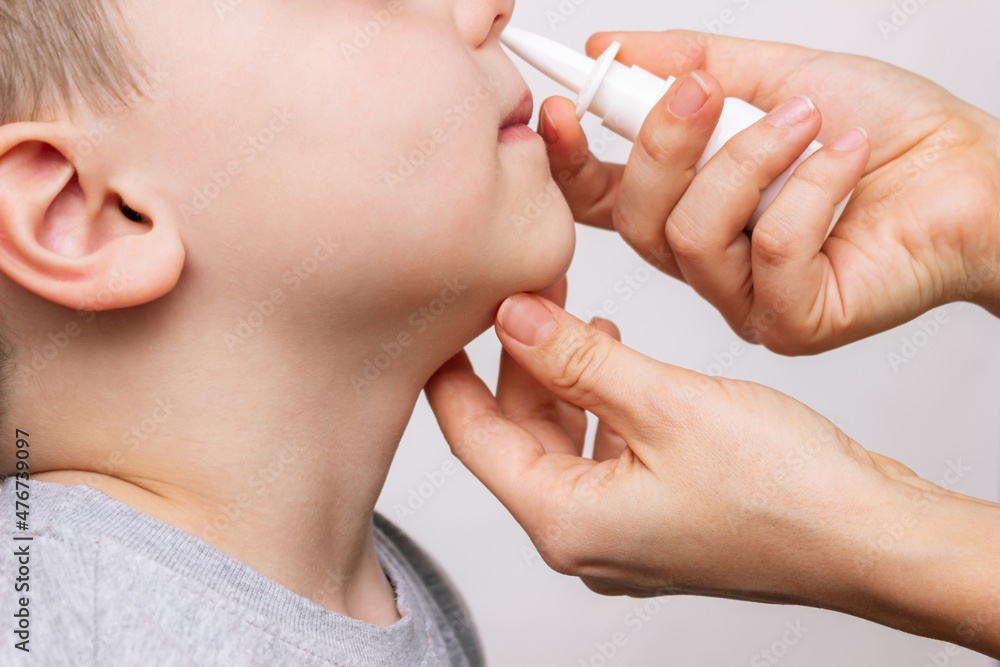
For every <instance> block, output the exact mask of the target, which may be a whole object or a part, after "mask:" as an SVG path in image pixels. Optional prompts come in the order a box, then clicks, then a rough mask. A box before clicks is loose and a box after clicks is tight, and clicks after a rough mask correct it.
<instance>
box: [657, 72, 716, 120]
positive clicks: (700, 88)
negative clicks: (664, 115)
mask: <svg viewBox="0 0 1000 667" xmlns="http://www.w3.org/2000/svg"><path fill="white" fill-rule="evenodd" d="M708 95H709V90H708V86H706V85H705V82H704V81H702V79H701V77H700V76H698V73H697V72H691V73H690V74H688V76H687V78H686V79H684V83H682V84H681V87H680V88H678V89H677V94H676V95H674V99H672V100H670V106H668V107H667V108H668V109H670V113H672V114H673V115H675V116H677V117H678V118H687V117H688V116H691V115H692V114H694V113H695V112H696V111H698V110H699V109H701V108H702V107H703V106H705V103H706V102H708Z"/></svg>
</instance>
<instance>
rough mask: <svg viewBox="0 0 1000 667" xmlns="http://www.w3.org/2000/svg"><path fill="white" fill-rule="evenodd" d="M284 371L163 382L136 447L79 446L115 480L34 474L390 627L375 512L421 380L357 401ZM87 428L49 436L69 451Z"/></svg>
mask: <svg viewBox="0 0 1000 667" xmlns="http://www.w3.org/2000/svg"><path fill="white" fill-rule="evenodd" d="M281 368H282V366H281V365H280V364H272V365H269V366H265V367H255V368H253V370H252V371H248V372H247V373H244V375H243V376H241V379H239V380H238V381H237V382H235V383H234V384H233V385H232V386H231V387H225V386H219V384H218V383H217V382H213V383H210V384H212V386H207V385H203V386H202V387H200V388H194V387H193V386H192V384H191V383H189V382H185V380H183V379H181V380H180V384H178V385H177V386H174V387H169V386H161V387H159V389H160V390H162V393H161V395H163V396H173V397H174V398H171V399H169V400H163V401H161V402H160V406H159V407H160V409H159V412H155V411H154V413H153V414H150V415H139V417H141V418H147V417H148V418H149V419H150V420H151V422H149V423H147V424H146V427H145V429H143V427H140V431H139V432H140V435H141V436H142V441H141V442H140V443H139V446H136V447H122V446H121V445H119V444H118V443H117V442H115V443H114V445H115V446H111V447H109V446H107V443H108V442H109V440H108V439H107V438H106V437H105V438H102V437H100V436H98V437H97V438H96V439H95V440H96V443H89V444H90V446H89V448H88V447H87V446H84V447H81V449H82V450H84V451H87V452H89V454H88V456H89V457H90V458H89V460H107V461H113V462H115V465H114V466H113V468H114V469H113V470H112V471H111V474H98V473H95V472H90V471H89V470H87V469H86V468H89V469H92V470H98V471H100V470H101V466H100V465H94V466H89V465H88V466H86V468H84V466H81V465H78V466H74V465H72V464H70V465H67V466H56V467H55V469H54V470H51V471H49V472H44V473H39V474H35V475H33V478H34V479H36V480H42V481H50V482H58V483H68V484H86V485H88V486H92V487H95V488H97V489H98V490H100V491H102V492H104V493H105V494H107V495H109V496H111V497H113V498H116V499H117V500H119V501H121V502H123V503H125V504H127V505H130V506H132V507H135V508H136V509H139V510H140V511H142V512H145V513H147V514H149V515H151V516H153V517H156V518H158V519H160V520H162V521H165V522H167V523H169V524H172V525H174V526H176V527H178V528H180V529H182V530H184V531H186V532H188V533H191V534H193V535H195V536H197V537H199V538H201V539H202V540H204V541H206V542H208V543H209V544H211V545H212V546H214V547H216V548H218V549H219V550H221V551H223V552H225V553H227V554H229V555H231V556H233V557H234V558H237V559H239V560H240V561H242V562H243V563H245V564H246V565H248V566H250V567H251V568H253V569H254V570H256V571H258V572H260V573H261V574H263V575H265V576H267V577H269V578H270V579H272V580H274V581H276V582H278V583H280V584H282V585H283V586H285V587H286V588H288V589H290V590H291V591H293V592H295V593H297V594H299V595H301V596H303V597H306V598H309V599H311V600H312V601H314V602H316V603H317V604H319V605H321V606H323V607H325V608H327V609H330V610H333V611H336V612H338V613H342V614H345V615H347V616H351V617H353V618H357V619H359V620H362V621H366V622H369V623H376V624H380V625H389V624H392V623H394V622H395V621H397V620H398V619H399V614H398V612H397V608H396V604H395V599H394V595H393V591H392V588H391V586H390V584H389V582H388V580H387V579H386V577H385V575H384V573H383V572H382V570H381V566H380V564H379V561H378V558H377V556H376V554H375V551H374V543H373V538H372V523H371V515H372V512H373V511H374V507H375V502H376V500H377V499H378V496H379V493H380V491H381V489H382V486H383V483H384V481H385V477H386V475H387V473H388V470H389V465H390V463H391V461H392V458H393V455H394V454H395V451H396V447H397V445H398V443H399V440H400V438H401V437H402V434H403V430H404V429H405V426H406V423H407V421H408V420H409V417H410V415H411V413H412V410H413V407H414V405H415V403H416V400H417V397H418V396H419V392H420V388H421V387H420V386H419V385H420V383H419V380H417V381H416V382H414V381H413V380H414V379H416V378H412V377H411V379H410V381H409V382H405V381H403V380H399V381H395V380H393V379H391V378H388V377H386V378H381V379H380V382H379V386H378V387H375V388H374V389H375V390H377V391H374V392H366V393H364V394H362V393H359V392H357V391H354V390H351V389H350V385H347V386H346V387H345V386H344V385H342V384H340V383H339V380H338V381H337V382H338V386H332V384H329V383H324V380H323V378H324V374H323V373H319V374H317V375H318V377H313V378H312V379H311V381H310V379H308V378H306V377H304V376H303V375H302V374H300V375H299V376H295V375H294V374H293V373H290V372H288V371H285V370H278V369H281ZM285 368H287V367H285ZM326 377H327V380H329V376H326ZM250 378H252V380H251V381H249V382H248V380H250ZM188 380H189V378H188ZM404 385H405V386H404ZM195 387H197V385H195ZM172 390H175V391H172ZM275 397H277V399H278V400H275ZM168 412H169V414H167V413H168ZM131 419H132V420H133V422H135V421H136V417H135V416H133V417H131ZM157 420H160V421H157ZM124 423H129V422H124ZM150 423H156V424H157V428H155V429H153V428H152V427H151V426H150ZM79 432H80V429H78V428H73V432H72V433H70V432H67V433H64V434H56V433H50V434H48V435H49V437H50V439H51V441H52V442H60V441H61V442H75V441H76V440H74V438H78V435H76V434H78V433H79ZM122 442H123V443H124V442H126V439H124V438H123V439H122ZM81 444H83V443H81ZM116 453H117V454H116ZM95 454H96V455H97V457H99V458H94V455H95ZM78 460H79V459H78ZM84 460H86V459H84ZM105 470H107V468H105Z"/></svg>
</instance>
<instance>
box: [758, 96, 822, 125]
mask: <svg viewBox="0 0 1000 667" xmlns="http://www.w3.org/2000/svg"><path fill="white" fill-rule="evenodd" d="M815 110H816V105H815V104H813V102H812V100H811V99H809V98H808V97H806V96H805V95H799V96H797V97H793V98H792V99H790V100H788V101H787V102H785V103H784V104H782V105H781V106H780V107H778V108H777V109H775V110H773V111H772V112H771V113H769V114H768V115H767V122H768V123H770V124H771V125H773V126H775V127H780V128H786V127H793V126H795V125H798V124H799V123H801V122H802V121H804V120H808V119H809V118H811V117H812V115H813V111H815Z"/></svg>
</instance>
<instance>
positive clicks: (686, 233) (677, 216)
mask: <svg viewBox="0 0 1000 667" xmlns="http://www.w3.org/2000/svg"><path fill="white" fill-rule="evenodd" d="M664 234H665V236H666V238H667V243H668V244H670V249H671V250H672V251H673V253H674V255H675V256H677V257H679V258H681V259H694V258H695V257H698V256H700V255H701V254H703V253H704V251H705V248H704V242H703V241H702V239H701V238H700V236H699V234H698V225H697V224H696V223H695V222H694V221H693V220H691V218H690V216H688V214H687V213H685V212H684V211H683V210H681V209H679V208H678V209H674V211H673V212H672V213H671V214H670V217H669V218H667V224H666V226H665V227H664Z"/></svg>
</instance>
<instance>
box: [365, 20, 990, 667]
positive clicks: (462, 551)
mask: <svg viewBox="0 0 1000 667" xmlns="http://www.w3.org/2000/svg"><path fill="white" fill-rule="evenodd" d="M902 4H904V3H902V2H899V3H898V4H897V6H899V7H902ZM905 4H906V5H907V8H909V9H910V10H911V11H913V10H914V9H915V8H916V11H915V13H914V14H913V15H912V16H911V17H909V18H908V21H907V22H906V24H905V25H904V26H903V27H902V28H901V29H900V30H899V31H896V32H894V33H892V34H891V35H889V36H888V38H886V37H884V36H883V34H882V33H881V32H880V30H879V27H878V21H879V20H885V21H889V20H890V18H891V15H892V12H893V9H894V6H893V2H891V1H888V0H874V1H873V0H840V1H839V2H830V1H825V2H803V1H802V0H749V1H748V0H711V1H709V2H688V3H681V2H669V1H668V2H648V1H647V2H642V1H640V0H615V1H614V2H610V1H608V0H565V1H564V2H562V4H560V2H559V0H522V1H521V2H520V3H519V5H518V7H517V10H516V11H515V13H514V19H513V23H512V25H515V26H517V27H521V28H525V29H528V30H532V31H534V32H538V33H540V34H542V35H547V36H550V37H552V38H554V39H556V40H558V41H561V42H563V43H565V44H567V45H570V46H572V47H574V48H577V49H582V48H583V44H584V42H585V41H586V38H587V37H588V36H589V35H591V34H592V33H594V32H598V31H600V30H608V29H623V30H664V29H668V28H687V29H694V30H699V29H700V30H704V29H706V28H707V27H708V26H709V25H710V23H708V24H706V22H712V21H714V20H716V19H719V18H720V17H721V16H722V12H723V11H724V10H727V9H728V10H730V11H731V12H732V16H733V17H734V20H733V21H732V22H731V23H730V24H729V25H727V26H725V33H726V34H729V35H733V36H740V37H749V38H754V39H767V40H776V41H788V42H796V43H800V44H804V45H807V46H811V47H815V48H821V49H827V50H833V51H844V52H851V53H858V54H863V55H867V56H871V57H874V58H878V59H881V60H886V61H888V62H891V63H893V64H896V65H899V66H901V67H904V68H906V69H908V70H911V71H914V72H917V73H919V74H922V75H924V76H926V77H928V78H930V79H932V80H934V81H936V82H938V83H940V84H941V85H943V86H945V87H946V88H948V89H949V90H951V91H952V92H954V93H955V94H956V95H958V96H959V97H961V98H963V99H965V100H968V101H969V102H971V103H973V104H976V105H977V106H980V107H981V108H983V109H985V110H987V111H989V112H990V113H992V114H994V115H1000V86H998V77H997V73H998V72H1000V48H998V45H997V32H996V26H997V25H1000V3H996V2H995V1H989V0H962V1H954V0H953V1H951V2H945V1H944V0H908V1H907V3H905ZM547 13H548V14H547ZM553 16H555V17H558V18H559V19H560V22H559V23H558V24H556V25H555V26H554V27H553V25H552V23H551V21H550V20H551V19H552V17H553ZM561 19H565V20H561ZM515 61H516V62H517V63H518V66H519V67H520V68H521V71H522V72H523V73H524V75H525V78H526V80H527V81H528V83H529V85H530V86H531V88H532V91H533V92H534V94H535V101H536V119H537V105H538V103H539V102H541V100H543V99H545V98H546V97H548V96H549V95H553V94H565V91H563V90H561V89H560V88H559V87H558V86H557V85H556V84H554V83H552V82H550V81H548V80H547V79H545V78H544V77H542V76H541V75H539V74H537V73H536V72H534V71H531V70H530V69H529V68H528V67H527V66H526V65H524V63H522V62H520V61H517V59H515ZM844 94H845V95H850V94H851V93H850V91H844ZM533 126H534V125H533ZM585 127H587V129H588V133H589V134H590V136H591V137H592V138H594V137H597V136H598V135H599V133H600V129H599V125H598V124H597V123H596V122H594V119H593V118H592V117H588V120H587V122H586V124H585ZM629 147H630V144H628V143H627V142H624V141H617V142H615V143H614V144H613V145H611V146H609V147H608V148H607V150H606V152H604V153H603V154H602V157H603V158H604V159H607V160H616V161H624V160H625V158H626V157H627V155H628V150H629ZM642 266H643V265H642V262H641V261H640V260H639V259H638V258H637V257H636V256H635V255H633V253H632V252H631V251H630V250H629V249H628V248H627V246H625V245H624V243H622V242H621V241H620V240H619V239H618V238H617V237H616V236H614V235H613V234H611V233H608V232H602V231H595V230H591V229H585V228H581V229H580V230H579V243H578V253H577V256H576V260H575V262H574V265H573V268H572V269H571V271H570V297H569V304H568V308H569V310H570V311H571V312H573V313H574V314H576V315H577V316H579V317H581V318H585V319H589V318H587V317H586V316H588V315H589V314H591V313H593V312H594V311H596V310H597V309H598V308H599V307H600V304H601V303H602V302H603V301H605V300H606V299H618V301H617V307H618V312H617V313H616V314H615V315H614V316H613V319H614V320H615V321H616V322H617V323H618V325H619V326H620V327H621V329H622V332H623V335H624V339H625V342H626V343H628V344H629V345H631V346H632V347H635V348H637V349H639V350H641V351H642V352H644V353H646V354H648V355H650V356H653V357H655V358H658V359H661V360H664V361H668V362H670V363H673V364H677V365H680V366H685V367H688V368H693V369H696V370H700V371H706V370H708V369H709V366H710V365H711V364H712V363H713V361H714V359H715V358H714V357H713V355H720V354H722V353H724V352H725V351H726V350H727V349H728V348H729V346H730V345H731V344H732V343H733V342H736V341H737V340H738V338H737V337H736V335H735V334H733V333H732V331H730V329H729V328H728V327H727V326H726V325H725V323H724V322H723V320H722V319H721V317H720V316H719V315H718V314H717V313H716V312H715V311H714V310H713V309H712V308H711V307H710V306H708V305H707V304H706V303H704V302H703V301H702V300H701V299H699V298H698V297H697V296H696V295H695V294H694V293H693V292H692V291H691V289H690V288H688V287H687V286H685V285H683V284H681V283H678V282H676V281H673V280H672V279H670V278H667V277H665V276H661V275H658V274H653V276H652V278H651V279H650V280H649V281H648V282H646V283H645V284H644V285H643V288H642V289H641V290H640V291H639V292H637V293H636V295H635V296H634V298H632V299H629V300H627V301H626V300H623V299H622V297H621V295H618V294H616V293H615V291H614V285H615V283H616V282H618V281H620V280H622V279H623V278H624V277H625V276H627V275H633V276H635V275H637V274H636V273H635V272H636V271H637V270H640V269H641V267H642ZM638 276H641V277H645V276H644V274H643V273H642V271H641V270H640V272H639V274H638ZM945 309H946V310H947V313H948V316H949V321H948V323H947V324H946V325H945V326H943V327H941V328H940V330H939V331H938V333H937V334H936V335H935V336H934V337H933V338H932V339H931V340H930V342H929V343H928V344H927V345H926V346H925V347H923V348H921V350H920V352H919V354H917V355H916V357H914V358H913V360H912V361H911V362H910V363H908V364H907V365H904V366H902V367H900V368H898V369H897V370H894V369H893V368H892V367H891V366H890V364H889V362H888V358H887V355H888V354H889V353H892V352H895V353H899V352H900V350H901V348H902V345H903V339H904V338H910V337H912V336H913V334H914V333H916V332H918V331H920V327H919V321H914V322H911V323H909V324H906V325H904V326H902V327H900V328H898V329H896V330H893V331H890V332H887V333H885V334H883V335H880V336H877V337H874V338H871V339H868V340H866V341H863V342H860V343H857V344H854V345H850V346H848V347H846V348H843V349H840V350H836V351H833V352H829V353H826V354H823V355H819V356H816V357H806V358H791V359H790V358H782V357H779V356H776V355H774V354H771V353H769V352H767V351H766V350H764V349H760V348H749V349H748V351H747V352H746V354H744V355H742V356H740V357H739V358H736V359H734V360H733V363H732V365H731V366H730V367H729V368H728V370H727V371H726V372H725V375H728V376H730V377H735V378H741V379H748V380H754V381H757V382H761V383H764V384H767V385H770V386H772V387H775V388H777V389H779V390H781V391H784V392H786V393H788V394H790V395H791V396H794V397H795V398H797V399H799V400H801V401H803V402H804V403H806V404H807V405H809V406H811V407H813V408H814V409H816V410H818V411H819V412H821V413H822V414H824V415H826V416H827V417H829V418H831V419H833V420H834V421H835V422H836V423H837V424H838V425H840V426H841V427H842V428H843V429H844V430H845V431H846V432H847V433H848V434H849V435H851V436H852V437H853V438H855V439H856V440H858V441H859V442H860V443H862V444H863V445H865V446H866V447H868V448H869V449H872V450H874V451H878V452H882V453H884V454H887V455H889V456H892V457H895V458H898V459H900V460H901V461H903V462H904V463H906V464H907V465H909V466H910V467H912V468H913V469H914V470H916V471H917V472H918V473H919V474H921V475H922V476H925V477H928V478H930V479H932V480H938V479H940V478H941V477H942V476H943V475H944V474H945V473H946V472H947V471H948V469H949V462H953V461H960V462H961V464H962V465H964V466H969V467H971V472H968V473H966V474H965V475H964V476H963V477H962V479H961V481H960V483H959V484H958V485H956V486H955V487H954V489H955V490H957V491H960V492H962V493H966V494H970V495H975V496H979V497H982V498H987V499H990V500H994V501H996V500H1000V490H998V489H1000V474H998V473H1000V410H998V405H1000V346H998V345H997V342H998V340H1000V335H998V334H1000V322H998V321H996V320H994V319H993V318H991V317H990V316H989V315H988V314H987V313H985V312H984V311H982V310H980V309H978V308H977V307H975V306H971V305H962V304H952V305H949V306H946V307H945ZM926 318H927V316H924V318H921V319H926ZM469 352H470V354H471V356H472V360H473V363H474V364H475V365H476V368H477V370H478V371H479V372H480V374H481V375H482V376H483V377H484V378H485V379H486V380H487V382H489V383H491V384H493V383H495V378H496V369H497V355H498V352H499V344H498V343H497V342H496V339H495V337H494V335H493V333H492V331H490V332H487V333H486V334H484V336H482V337H481V338H480V339H478V340H477V341H476V342H475V343H473V344H472V345H471V346H470V348H469ZM713 370H714V371H716V372H717V370H718V368H715V369H713ZM446 461H454V459H453V458H452V457H451V455H450V453H449V451H448V449H447V445H446V444H445V442H444V439H443V438H442V437H441V435H440V432H439V430H438V428H437V424H436V422H435V421H434V418H433V415H432V414H431V412H430V410H429V408H428V407H427V404H426V402H425V401H424V400H423V399H421V402H420V404H419V405H418V406H417V410H416V412H415V414H414V418H413V421H412V423H411V426H410V429H409V430H408V431H407V434H406V436H405V438H404V440H403V443H402V445H401V447H400V450H399V453H398V455H397V458H396V463H395V465H394V466H393V468H392V471H391V473H390V475H389V480H388V483H387V485H386V487H385V491H384V493H383V495H382V498H381V500H380V502H379V506H378V509H379V511H381V512H382V513H384V514H386V515H387V516H388V517H390V518H391V519H393V520H394V521H395V522H396V523H397V524H399V525H401V526H402V528H403V529H404V530H406V531H407V532H408V533H409V534H410V535H412V536H413V537H414V538H415V539H416V540H417V541H418V542H419V543H421V544H422V545H423V546H424V547H425V548H427V549H428V550H429V551H430V552H431V553H432V554H433V556H434V557H436V558H437V559H438V560H439V562H440V563H441V564H442V565H443V566H444V567H445V568H446V570H447V571H448V572H449V573H450V575H451V577H452V578H453V580H454V581H455V583H456V584H457V585H458V587H459V588H460V589H461V591H462V592H463V593H464V595H465V597H466V599H467V601H468V603H469V605H470V607H471V608H472V612H473V615H474V617H475V618H476V621H477V622H478V624H479V628H480V632H481V635H482V637H483V640H484V642H485V646H486V653H487V659H488V661H489V664H491V665H493V666H494V667H508V666H519V667H522V666H523V667H534V666H539V667H541V666H544V667H558V666H561V665H566V666H568V667H578V666H580V665H592V666H594V667H598V666H599V665H605V664H606V665H610V666H614V667H631V666H639V665H642V666H649V665H657V666H658V665H707V666H715V665H727V666H728V665H754V664H758V665H763V664H780V665H783V666H787V667H793V666H795V665H810V666H811V667H823V666H826V665H830V666H833V665H837V666H841V665H852V666H856V667H866V666H871V667H876V666H878V667H882V666H885V665H891V666H895V665H904V666H913V667H922V666H923V665H939V666H940V665H943V664H947V665H949V666H959V665H961V666H963V667H971V666H973V665H994V664H995V663H994V662H993V661H990V660H988V659H986V658H984V657H983V656H978V655H976V654H974V653H972V652H969V651H965V650H962V651H960V652H959V653H958V654H957V655H954V656H949V655H947V654H941V655H937V657H936V659H935V658H934V655H935V654H938V653H939V652H942V651H944V649H945V648H946V645H945V644H944V643H942V642H937V641H931V640H927V639H921V638H916V637H912V636H909V635H906V634H904V633H901V632H897V631H895V630H890V629H887V628H884V627H881V626H878V625H875V624H872V623H868V622H866V621H862V620H858V619H854V618H851V617H848V616H844V615H841V614H837V613H834V612H827V611H822V610H816V609H809V608H803V607H793V606H770V605H755V604H751V603H744V602H733V601H726V600H716V599H699V598H694V597H676V598H662V599H660V600H659V601H655V602H650V603H648V607H649V608H648V610H647V611H648V612H649V613H648V615H647V616H646V617H645V618H646V619H648V622H646V621H642V627H641V629H639V627H638V625H639V623H638V622H636V620H635V619H638V618H640V617H639V616H637V615H634V613H633V612H634V609H635V608H636V607H637V606H639V607H641V606H642V605H643V604H644V602H643V601H637V600H633V599H631V598H602V597H599V596H597V595H596V594H593V593H591V592H590V591H589V590H588V589H586V588H585V587H584V586H583V584H582V583H580V582H579V581H578V580H576V579H572V578H569V577H565V576H562V575H558V574H555V573H554V572H552V571H550V570H549V569H548V568H547V567H546V566H545V564H544V563H542V562H541V560H540V559H539V558H538V557H537V556H536V555H534V556H533V555H532V554H533V553H534V552H533V550H532V549H531V544H530V542H529V541H528V539H527V538H526V537H525V535H524V533H523V532H522V531H521V529H520V527H519V526H518V525H517V524H516V523H515V522H514V521H513V520H512V519H511V518H510V516H509V515H508V514H507V513H506V512H505V511H504V509H503V508H502V507H501V506H500V504H499V503H498V502H497V501H496V500H494V499H493V498H492V496H490V495H489V494H488V493H487V492H486V491H485V489H484V488H483V487H482V486H480V485H479V483H478V482H477V481H476V480H475V479H474V478H473V477H472V476H471V475H470V474H469V473H468V472H467V471H465V469H464V468H461V466H457V467H458V468H459V472H458V473H456V474H454V475H452V476H449V477H447V478H446V482H445V483H444V485H443V486H442V487H441V488H440V489H435V490H434V491H433V493H428V490H429V489H430V488H431V487H429V486H426V485H425V486H424V487H423V488H422V490H423V492H424V494H425V495H430V498H429V499H427V500H426V501H425V502H424V505H423V506H422V507H421V508H420V509H419V510H418V511H416V512H415V513H414V514H413V515H412V516H409V515H408V516H400V515H399V514H398V513H397V511H396V506H397V504H399V505H405V504H406V503H407V500H408V498H409V497H410V495H411V492H412V493H418V492H419V490H420V489H421V484H422V483H424V482H427V481H428V478H427V476H426V475H427V474H428V473H433V472H434V471H437V470H440V469H441V468H442V465H443V464H444V463H445V462H446ZM432 476H433V475H432ZM998 563H1000V555H998ZM998 566H1000V565H998ZM630 614H633V615H632V616H630ZM787 622H791V623H793V624H794V623H799V624H800V626H801V627H804V628H807V630H806V632H805V633H804V635H803V636H802V638H801V640H799V641H798V642H797V643H796V644H795V645H793V646H790V647H788V650H787V653H785V654H783V655H782V656H781V658H780V660H777V662H776V663H775V662H774V659H773V658H772V661H771V662H768V661H766V660H764V659H763V657H762V655H761V651H762V650H765V649H768V648H769V647H771V646H772V645H773V644H774V643H775V642H780V641H781V638H782V635H783V634H784V632H785V629H786V623H787ZM636 630H639V631H638V632H636ZM618 631H622V632H624V633H625V635H626V638H627V643H626V644H625V645H624V646H623V647H621V648H620V649H619V650H618V651H617V654H616V655H615V656H614V657H613V658H611V659H610V660H604V659H603V658H602V657H601V655H600V653H599V652H597V651H598V649H597V644H598V643H605V642H608V641H609V640H610V639H611V637H612V635H613V634H614V633H615V632H618ZM778 648H779V652H781V651H780V647H778ZM602 660H603V662H602ZM942 660H946V662H942Z"/></svg>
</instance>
